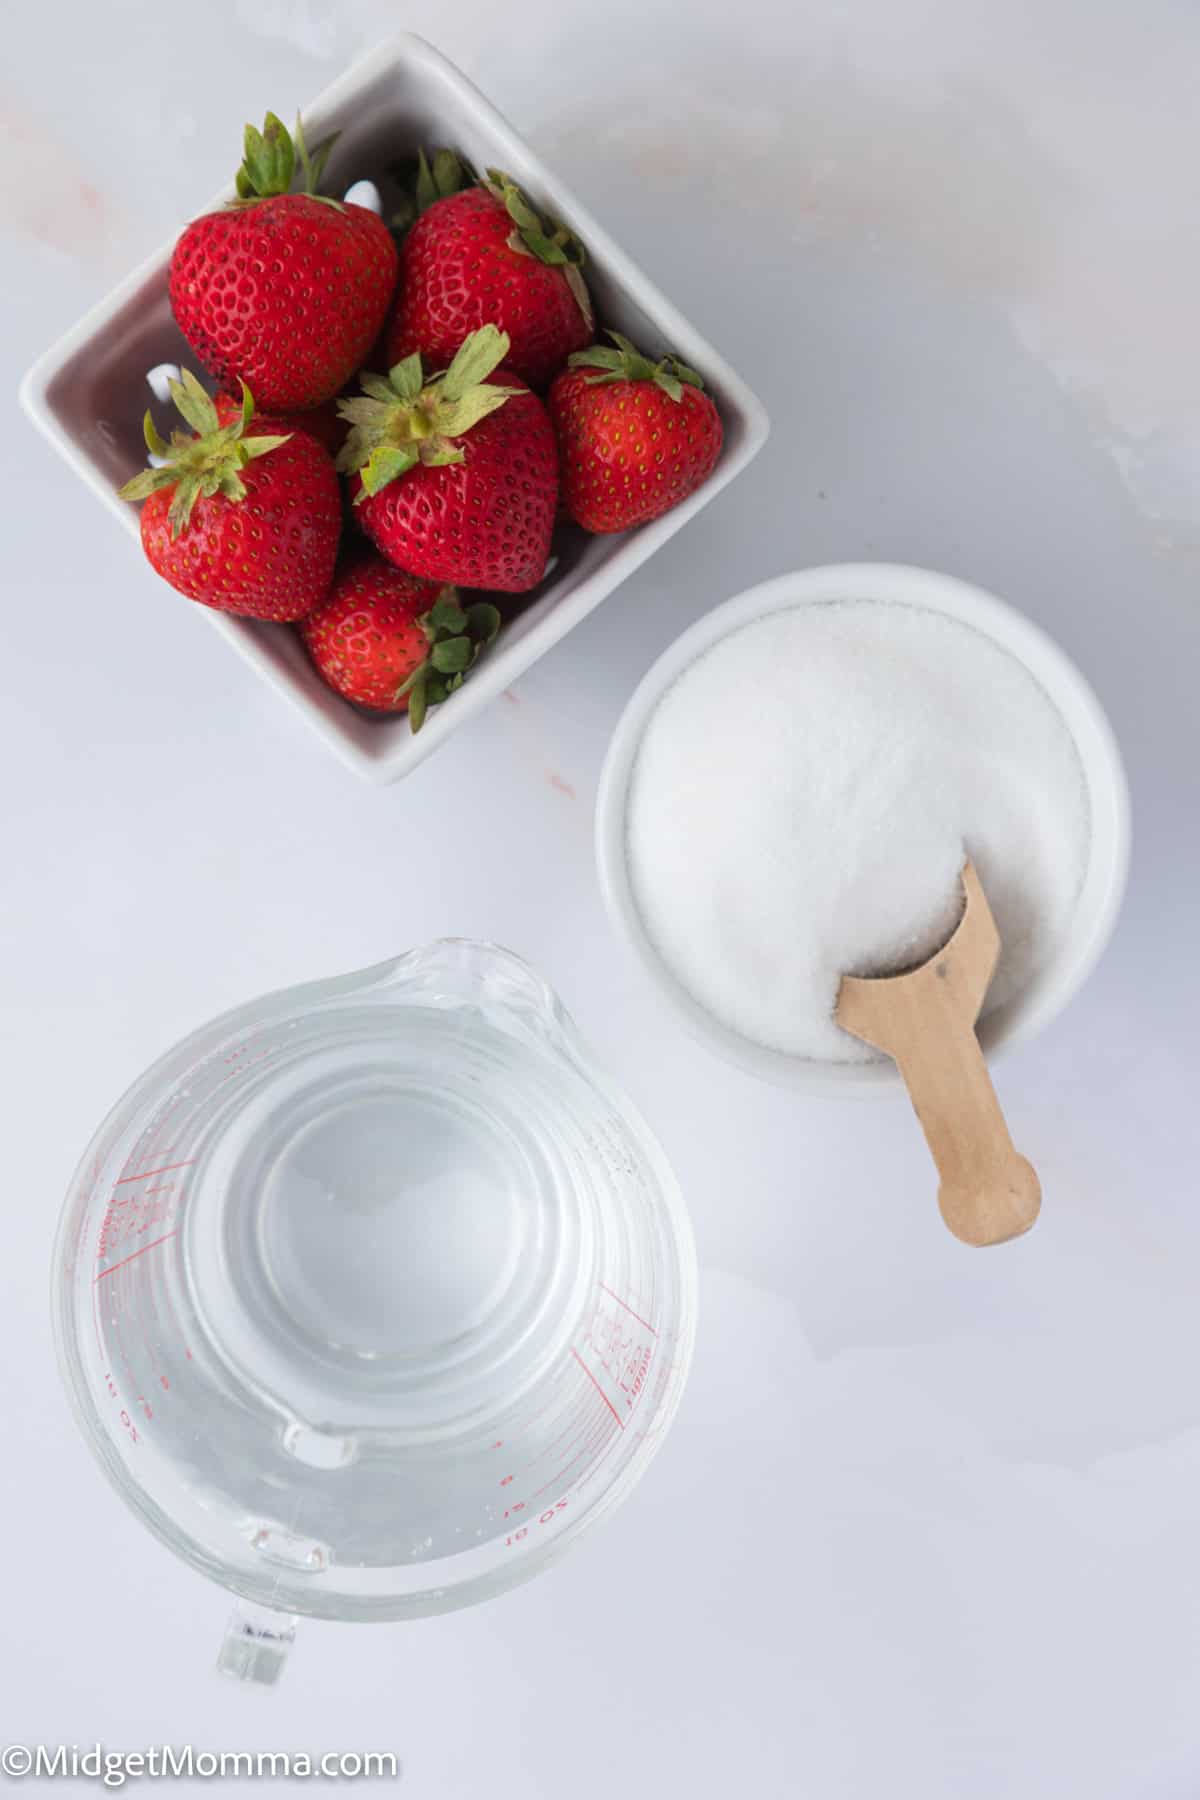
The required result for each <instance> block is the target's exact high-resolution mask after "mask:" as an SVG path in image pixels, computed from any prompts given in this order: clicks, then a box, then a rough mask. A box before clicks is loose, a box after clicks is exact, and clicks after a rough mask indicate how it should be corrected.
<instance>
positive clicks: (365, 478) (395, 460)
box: [358, 444, 419, 501]
mask: <svg viewBox="0 0 1200 1800" xmlns="http://www.w3.org/2000/svg"><path fill="white" fill-rule="evenodd" d="M418 461H419V458H418V455H417V452H416V450H415V449H413V448H412V447H411V446H409V445H407V444H405V445H403V446H399V445H395V444H379V445H377V446H376V448H375V449H374V450H372V452H371V454H370V456H369V457H368V458H367V460H366V462H365V463H364V464H363V466H362V468H361V470H360V471H359V473H360V474H361V476H362V492H363V494H377V493H378V492H379V491H380V489H381V488H385V487H386V486H387V485H388V482H389V481H395V479H396V477H397V476H398V475H406V474H407V473H408V471H409V470H410V469H411V468H413V467H414V466H415V464H416V463H417V462H418ZM358 499H359V500H360V501H361V499H362V494H360V495H359V496H358Z"/></svg>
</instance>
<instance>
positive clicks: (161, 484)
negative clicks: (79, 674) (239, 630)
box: [121, 369, 342, 619]
mask: <svg viewBox="0 0 1200 1800" xmlns="http://www.w3.org/2000/svg"><path fill="white" fill-rule="evenodd" d="M171 395H172V398H173V399H174V401H175V404H176V406H177V407H178V408H179V411H180V412H181V413H182V415H183V417H184V419H185V420H186V421H187V423H188V424H189V425H190V426H191V427H192V430H193V431H194V432H195V434H196V435H195V436H192V435H191V434H189V433H188V432H183V431H176V432H172V434H171V442H170V443H169V444H166V443H164V442H163V440H162V438H160V437H159V435H158V433H157V431H155V429H154V425H153V422H152V421H151V418H150V414H149V413H147V414H146V422H145V431H146V443H147V444H148V446H149V447H150V449H151V451H152V452H153V453H154V455H155V456H159V457H163V458H165V459H166V462H165V466H164V467H162V468H158V469H145V470H143V472H142V473H141V474H140V475H135V476H134V478H133V480H132V481H127V482H126V484H125V486H124V487H123V488H122V489H121V497H122V499H124V500H144V501H145V502H146V504H145V505H144V506H143V508H142V548H143V549H144V550H145V552H146V555H147V556H148V557H149V559H150V561H151V562H152V563H153V565H154V567H155V568H156V569H157V570H158V573H159V574H160V575H161V576H162V577H163V579H164V581H169V582H170V584H171V586H172V587H173V588H177V589H178V590H179V592H180V593H181V594H186V595H187V596H188V597H189V599H192V600H199V601H200V602H201V603H202V604H203V605H205V606H212V607H215V608H216V609H217V611H218V612H229V613H241V614H243V615H245V616H246V617H247V618H252V619H300V618H303V616H304V614H305V613H307V612H311V611H312V608H313V607H314V606H315V605H316V604H317V602H318V601H319V600H323V599H324V597H325V595H326V593H327V592H328V589H329V583H330V581H331V579H332V577H333V565H334V562H335V561H336V559H337V548H338V537H339V534H340V532H341V528H342V504H341V490H340V488H339V486H338V478H337V474H336V471H335V470H334V466H333V463H332V462H331V461H330V459H329V456H328V455H327V454H326V452H325V451H324V450H322V448H321V446H320V445H319V444H318V443H317V441H316V439H315V438H312V437H309V436H307V435H306V434H305V433H303V432H296V433H294V434H293V435H292V436H284V435H281V434H280V432H279V430H278V427H279V425H280V424H281V423H282V421H280V420H273V419H261V420H259V421H258V423H257V425H256V426H255V428H254V429H253V430H251V429H250V424H251V420H252V418H253V416H254V402H253V401H252V399H251V397H250V390H249V388H246V389H245V390H244V391H243V396H242V406H241V408H240V409H239V411H238V413H237V415H236V416H235V417H234V418H232V419H230V420H229V421H228V422H227V423H225V424H222V423H221V421H220V419H219V418H218V416H217V408H216V406H215V405H214V403H213V402H212V400H210V399H209V397H208V395H207V394H206V393H205V391H204V389H203V388H202V387H201V386H200V383H199V382H198V381H197V380H196V377H195V376H194V375H193V374H192V373H191V371H190V370H188V369H185V370H184V372H183V379H182V381H173V382H172V383H171Z"/></svg>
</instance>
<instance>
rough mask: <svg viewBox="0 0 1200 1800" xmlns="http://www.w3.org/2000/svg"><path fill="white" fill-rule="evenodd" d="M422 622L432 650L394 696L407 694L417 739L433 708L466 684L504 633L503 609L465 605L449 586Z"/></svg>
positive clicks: (476, 603)
mask: <svg viewBox="0 0 1200 1800" xmlns="http://www.w3.org/2000/svg"><path fill="white" fill-rule="evenodd" d="M418 622H419V624H420V625H421V627H422V629H423V631H424V632H425V636H426V637H427V638H428V640H429V651H428V654H427V655H426V657H425V660H424V661H423V662H422V663H420V664H419V665H418V666H417V668H415V669H414V670H413V672H412V674H411V675H410V676H409V677H408V680H407V681H405V682H404V683H403V684H402V685H401V686H400V687H398V688H397V689H396V693H395V698H396V699H397V700H402V699H404V697H405V695H407V696H408V722H409V724H410V726H411V727H412V730H413V733H414V735H415V734H416V733H417V732H418V731H420V729H421V727H422V725H424V723H425V718H426V714H427V713H428V711H429V708H430V707H431V706H437V705H439V704H440V702H441V701H443V700H445V699H446V698H447V697H448V696H449V695H450V694H452V693H453V692H454V691H455V689H456V688H460V687H461V686H462V684H463V682H464V681H465V680H466V677H467V674H468V672H469V670H471V669H472V668H474V666H475V664H476V662H477V661H478V660H479V657H480V655H481V654H482V653H483V651H484V650H486V649H487V647H488V645H489V644H490V643H492V642H493V641H494V639H495V637H496V634H497V632H498V631H499V630H500V610H499V608H498V607H495V606H493V605H492V604H491V602H490V601H487V600H476V601H474V602H473V603H472V605H470V606H467V607H464V606H462V605H460V603H459V599H458V595H457V593H456V592H455V590H454V589H453V588H452V587H447V588H443V589H442V591H441V593H440V594H439V595H438V597H437V599H436V600H435V601H434V603H433V605H432V606H431V607H430V609H429V611H428V612H427V613H425V614H424V616H423V617H422V618H421V619H420V620H419V621H418Z"/></svg>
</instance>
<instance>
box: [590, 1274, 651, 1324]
mask: <svg viewBox="0 0 1200 1800" xmlns="http://www.w3.org/2000/svg"><path fill="white" fill-rule="evenodd" d="M600 1286H601V1287H602V1288H604V1291H605V1293H606V1294H608V1295H609V1296H610V1298H611V1299H613V1300H615V1301H616V1303H617V1305H618V1306H623V1307H624V1308H625V1311H626V1312H627V1313H628V1314H629V1315H630V1317H631V1318H634V1319H636V1320H637V1322H638V1324H639V1325H644V1326H645V1327H646V1330H647V1331H648V1332H649V1333H650V1336H651V1337H657V1336H658V1333H657V1331H655V1329H654V1327H653V1325H652V1324H651V1323H650V1321H649V1319H643V1317H642V1315H641V1313H635V1312H634V1310H633V1308H632V1306H630V1304H629V1302H628V1300H622V1298H621V1296H620V1294H614V1293H613V1291H612V1289H611V1288H610V1287H604V1283H603V1282H601V1283H600Z"/></svg>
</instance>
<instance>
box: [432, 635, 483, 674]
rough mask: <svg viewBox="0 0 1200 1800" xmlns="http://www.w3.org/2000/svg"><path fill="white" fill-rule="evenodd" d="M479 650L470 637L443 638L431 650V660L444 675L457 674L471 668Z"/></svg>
mask: <svg viewBox="0 0 1200 1800" xmlns="http://www.w3.org/2000/svg"><path fill="white" fill-rule="evenodd" d="M476 655H477V650H476V647H475V645H474V644H473V643H472V642H471V640H470V638H468V637H452V638H443V639H442V641H441V643H440V644H435V645H434V646H433V649H432V650H431V651H430V652H429V660H430V662H431V663H432V664H433V666H434V668H435V669H437V670H438V671H439V672H440V673H441V674H443V675H457V674H460V673H461V672H462V671H463V670H465V669H469V668H470V666H471V664H472V663H473V662H474V661H475V657H476Z"/></svg>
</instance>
